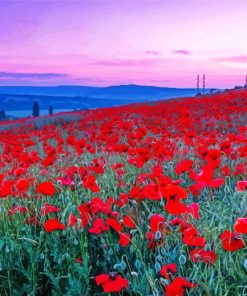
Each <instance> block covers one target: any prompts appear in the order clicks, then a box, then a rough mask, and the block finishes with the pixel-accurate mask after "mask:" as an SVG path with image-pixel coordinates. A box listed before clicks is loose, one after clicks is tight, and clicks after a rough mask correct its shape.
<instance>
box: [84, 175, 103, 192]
mask: <svg viewBox="0 0 247 296" xmlns="http://www.w3.org/2000/svg"><path fill="white" fill-rule="evenodd" d="M83 186H84V187H85V188H87V189H89V190H91V191H92V192H99V186H98V185H97V183H96V178H95V177H94V176H93V175H89V176H87V177H86V179H85V180H84V181H83Z"/></svg>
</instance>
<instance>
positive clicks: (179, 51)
mask: <svg viewBox="0 0 247 296" xmlns="http://www.w3.org/2000/svg"><path fill="white" fill-rule="evenodd" d="M173 53H175V54H181V55H190V54H191V52H190V51H188V50H185V49H178V50H174V51H173Z"/></svg>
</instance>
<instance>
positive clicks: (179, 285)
mask: <svg viewBox="0 0 247 296" xmlns="http://www.w3.org/2000/svg"><path fill="white" fill-rule="evenodd" d="M196 286H197V284H193V283H190V282H188V281H187V280H186V278H184V277H176V278H175V279H174V281H173V282H172V283H171V284H169V285H168V286H166V287H165V292H166V296H183V295H184V292H185V289H186V288H195V287H196Z"/></svg>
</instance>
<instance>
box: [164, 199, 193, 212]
mask: <svg viewBox="0 0 247 296" xmlns="http://www.w3.org/2000/svg"><path fill="white" fill-rule="evenodd" d="M164 209H165V210H166V211H167V212H168V213H169V214H171V215H182V214H184V213H188V207H187V206H186V205H185V204H183V203H182V202H180V201H170V202H168V203H167V204H166V205H165V207H164Z"/></svg>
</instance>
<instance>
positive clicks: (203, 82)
mask: <svg viewBox="0 0 247 296" xmlns="http://www.w3.org/2000/svg"><path fill="white" fill-rule="evenodd" d="M202 94H203V95H204V94H205V74H203V77H202Z"/></svg>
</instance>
